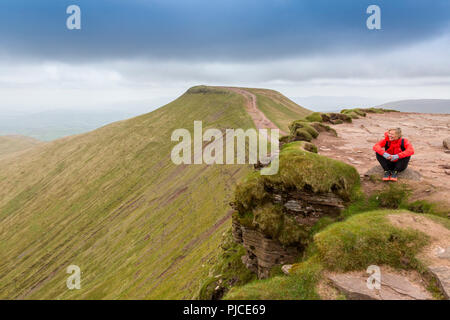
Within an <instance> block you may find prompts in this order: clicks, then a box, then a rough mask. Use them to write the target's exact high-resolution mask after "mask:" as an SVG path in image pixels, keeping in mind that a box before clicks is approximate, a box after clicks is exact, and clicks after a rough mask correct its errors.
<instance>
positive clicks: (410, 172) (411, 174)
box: [364, 165, 422, 181]
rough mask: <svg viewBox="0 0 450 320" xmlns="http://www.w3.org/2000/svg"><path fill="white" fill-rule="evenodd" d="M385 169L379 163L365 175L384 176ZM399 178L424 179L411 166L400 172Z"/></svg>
mask: <svg viewBox="0 0 450 320" xmlns="http://www.w3.org/2000/svg"><path fill="white" fill-rule="evenodd" d="M383 174H384V170H383V168H382V167H381V166H380V165H377V166H375V167H373V168H371V169H369V170H368V171H367V172H366V173H365V174H364V175H365V176H371V175H374V176H377V177H380V179H381V177H383ZM398 177H399V179H406V180H413V181H420V180H421V179H422V175H421V174H420V173H419V172H418V171H416V170H414V169H411V168H406V170H404V171H402V172H399V173H398Z"/></svg>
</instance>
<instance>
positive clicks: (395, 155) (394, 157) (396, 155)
mask: <svg viewBox="0 0 450 320" xmlns="http://www.w3.org/2000/svg"><path fill="white" fill-rule="evenodd" d="M398 158H399V156H398V154H394V155H392V156H391V161H397V160H398Z"/></svg>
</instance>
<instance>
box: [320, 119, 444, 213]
mask: <svg viewBox="0 0 450 320" xmlns="http://www.w3.org/2000/svg"><path fill="white" fill-rule="evenodd" d="M392 127H400V128H402V131H403V136H404V137H405V138H407V139H408V140H409V141H411V143H412V145H413V147H414V149H415V155H414V156H412V158H411V161H410V167H411V168H412V169H414V170H416V171H418V172H419V173H420V174H421V175H422V179H421V180H420V181H408V183H410V184H412V185H413V187H414V189H415V192H414V194H413V197H412V199H413V200H414V198H418V199H419V198H425V199H428V200H430V201H436V202H443V203H445V204H446V206H448V207H450V197H449V194H450V168H449V167H448V166H449V165H450V154H448V153H445V152H444V147H443V146H442V140H443V139H444V138H446V137H450V114H427V113H403V112H401V113H400V112H395V113H385V114H368V115H367V117H363V118H360V119H356V120H353V123H345V124H340V125H334V126H333V128H334V129H336V131H337V133H338V137H334V136H331V135H328V134H321V135H320V136H319V137H318V139H316V140H315V141H313V142H314V143H315V144H316V145H317V147H318V148H319V153H320V154H323V155H325V156H328V157H331V158H334V159H338V160H341V161H344V162H346V163H349V164H351V165H353V166H355V167H356V169H357V170H358V172H359V173H360V174H362V175H363V174H364V173H366V172H367V171H368V170H369V169H371V168H373V167H374V166H377V165H378V162H377V160H376V159H375V153H374V151H373V150H372V147H373V145H374V144H375V143H376V142H377V141H379V140H381V139H382V138H383V136H384V132H385V131H386V129H388V128H392ZM399 181H401V179H399Z"/></svg>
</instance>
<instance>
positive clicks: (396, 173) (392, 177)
mask: <svg viewBox="0 0 450 320" xmlns="http://www.w3.org/2000/svg"><path fill="white" fill-rule="evenodd" d="M397 178H398V172H397V171H392V173H391V178H390V180H391V181H397Z"/></svg>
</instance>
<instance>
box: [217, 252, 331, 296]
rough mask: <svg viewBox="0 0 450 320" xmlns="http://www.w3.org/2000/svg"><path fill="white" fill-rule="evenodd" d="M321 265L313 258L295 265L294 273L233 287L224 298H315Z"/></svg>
mask: <svg viewBox="0 0 450 320" xmlns="http://www.w3.org/2000/svg"><path fill="white" fill-rule="evenodd" d="M321 271H322V266H321V265H320V263H318V262H317V261H314V260H313V259H311V260H308V261H306V262H304V263H302V264H301V266H300V267H297V270H296V271H295V274H294V275H290V276H285V275H279V276H275V277H272V278H268V279H264V280H255V281H253V282H251V283H249V284H247V285H244V286H240V287H234V288H232V289H231V290H230V291H229V293H228V294H227V295H226V296H225V298H224V300H315V299H319V298H320V296H319V294H318V293H317V292H316V284H317V282H318V281H319V280H320V274H321Z"/></svg>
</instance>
